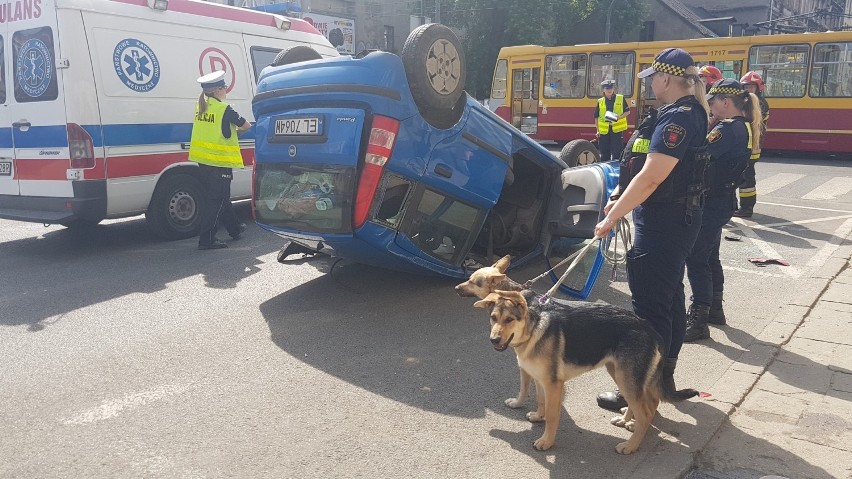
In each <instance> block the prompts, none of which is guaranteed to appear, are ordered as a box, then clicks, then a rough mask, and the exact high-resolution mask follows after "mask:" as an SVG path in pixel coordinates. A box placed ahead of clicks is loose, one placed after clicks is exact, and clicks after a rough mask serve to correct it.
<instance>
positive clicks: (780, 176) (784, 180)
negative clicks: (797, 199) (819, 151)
mask: <svg viewBox="0 0 852 479" xmlns="http://www.w3.org/2000/svg"><path fill="white" fill-rule="evenodd" d="M804 177H805V175H799V174H796V173H777V174H774V175H772V176H770V177H769V178H767V179H765V180H761V181H758V182H757V191H758V193H760V194H761V195H768V194H769V193H772V192H773V191H775V190H778V189H781V188H783V187H785V186H787V185H789V184H790V183H793V182H794V181H798V180H801V179H802V178H804Z"/></svg>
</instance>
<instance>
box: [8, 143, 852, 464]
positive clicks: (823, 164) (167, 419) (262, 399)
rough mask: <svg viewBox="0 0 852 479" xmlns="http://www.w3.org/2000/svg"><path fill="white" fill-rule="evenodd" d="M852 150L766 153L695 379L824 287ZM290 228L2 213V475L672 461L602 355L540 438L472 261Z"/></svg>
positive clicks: (845, 205) (845, 203) (674, 411)
mask: <svg viewBox="0 0 852 479" xmlns="http://www.w3.org/2000/svg"><path fill="white" fill-rule="evenodd" d="M851 167H852V163H850V162H848V161H847V162H841V161H832V160H815V159H802V158H777V157H776V158H773V157H770V158H765V159H764V160H762V161H761V163H760V164H759V165H758V168H757V171H758V192H759V197H758V201H759V204H758V206H757V209H756V215H755V217H754V218H752V220H748V221H741V220H737V222H736V225H734V226H732V227H731V228H730V231H728V232H727V234H729V235H730V236H732V237H739V238H741V241H725V242H724V243H723V252H722V255H723V264H724V266H725V268H726V272H727V283H726V285H727V286H726V303H725V308H726V312H727V314H728V318H729V324H728V326H725V327H723V328H714V329H713V341H711V342H704V343H702V344H690V345H687V346H686V347H685V348H684V351H683V352H682V354H681V362H680V365H679V368H678V372H677V378H678V382H679V385H680V386H681V387H684V386H687V385H688V386H692V387H696V388H698V389H702V390H706V389H707V388H708V387H709V385H712V384H714V383H715V382H716V381H717V380H718V378H719V376H720V374H721V372H722V371H723V370H724V369H725V368H723V367H720V365H722V364H725V363H730V362H731V361H733V360H738V361H748V357H746V356H744V354H743V353H744V347H743V345H746V344H749V343H750V342H751V340H753V338H754V337H755V336H756V335H758V334H760V333H761V332H763V330H764V328H765V327H766V325H767V324H768V323H769V321H770V319H771V318H772V317H773V316H774V315H775V313H777V311H778V309H779V308H780V307H781V306H780V302H779V301H778V299H779V298H782V297H783V298H787V297H791V296H795V295H798V294H804V293H805V292H807V291H812V290H820V289H822V288H824V286H825V281H826V280H825V279H822V278H820V277H819V271H820V269H821V268H823V267H824V266H825V264H826V262H828V261H834V260H835V259H834V258H832V257H831V253H832V252H833V251H834V250H836V249H837V245H839V244H840V243H841V242H842V241H844V240H845V239H846V238H847V237H849V235H850V232H852V193H850V191H852V168H851ZM240 212H241V214H242V216H243V217H245V218H247V217H248V208H247V205H242V206H241V207H240ZM247 219H248V218H247ZM280 244H281V241H280V240H279V239H278V238H277V237H275V236H274V235H272V234H270V233H267V232H265V231H262V230H260V229H259V228H257V227H256V226H255V225H253V224H250V227H249V230H248V231H247V232H246V234H245V236H244V238H243V239H242V240H240V241H238V242H233V243H231V244H230V246H231V247H229V248H228V249H225V250H218V251H197V250H196V249H195V246H196V240H195V239H190V240H184V241H176V242H161V241H159V240H157V239H156V238H155V237H154V236H153V235H152V234H151V233H149V232H148V229H147V227H146V225H145V223H144V220H143V219H142V218H132V219H127V220H114V221H106V222H104V224H102V225H101V226H99V227H97V228H96V229H95V231H94V232H92V233H78V232H76V231H71V230H67V229H65V228H62V227H58V226H51V227H44V226H41V225H35V224H26V223H16V222H9V221H3V220H0V275H2V283H1V284H0V287H2V291H0V425H2V426H0V430H2V433H1V434H0V457H2V458H3V460H2V461H0V476H2V477H221V476H236V477H268V476H274V477H406V478H410V477H489V476H490V477H497V476H501V477H548V476H549V477H589V478H600V477H630V475H631V474H630V473H631V471H634V470H636V468H638V467H639V466H640V462H643V461H644V462H646V465H647V462H648V461H651V462H653V461H664V460H665V459H664V458H661V457H658V456H657V457H655V456H654V455H650V456H644V455H634V456H627V457H624V456H619V455H617V454H616V453H615V451H614V447H615V444H616V443H618V442H620V441H622V440H624V438H626V437H627V434H628V433H627V432H626V431H624V430H623V429H618V428H615V427H613V426H611V425H610V424H609V418H610V416H611V415H612V414H611V413H609V412H606V411H603V410H601V409H599V408H597V406H596V405H595V403H594V399H593V398H594V395H595V394H596V393H597V392H598V391H601V390H603V389H605V388H609V387H611V380H610V379H609V378H608V376H607V375H606V373H605V372H603V371H596V372H593V373H590V374H587V375H585V376H583V377H581V378H578V379H577V380H575V381H573V382H571V383H570V384H569V385H568V387H567V392H566V396H565V401H564V407H563V415H562V422H561V425H560V429H559V433H558V436H557V443H556V446H555V447H554V448H553V449H552V450H550V451H547V452H538V451H536V450H534V449H533V448H532V442H533V440H534V439H536V438H537V437H538V436H539V435H540V434H541V430H542V428H541V426H539V425H531V424H530V423H528V422H527V421H526V420H525V419H524V414H525V412H526V410H524V409H522V410H512V409H508V408H506V407H505V406H504V405H503V400H504V399H506V398H508V397H512V396H514V395H515V392H516V390H517V381H518V379H517V367H516V364H515V359H514V356H513V354H512V352H511V351H506V352H503V353H498V352H495V351H494V350H493V349H492V348H491V345H490V343H489V341H488V319H487V316H486V314H485V313H484V312H483V311H482V310H478V309H474V308H472V307H471V304H472V302H473V301H472V300H471V299H469V298H459V297H457V296H456V295H455V294H454V292H453V290H452V286H453V285H454V284H455V281H452V280H447V279H441V278H427V277H412V276H408V275H404V274H399V273H393V272H388V271H384V270H379V269H374V268H370V267H366V266H362V265H357V264H346V263H343V264H338V265H337V266H336V267H334V269H333V270H332V271H331V272H328V267H327V266H328V264H327V263H316V264H312V263H307V264H289V265H281V264H279V263H278V262H277V261H276V254H277V251H278V248H279V246H280ZM750 257H779V258H784V259H786V260H788V261H789V262H790V266H787V267H784V266H775V265H772V266H766V267H763V268H760V267H757V266H754V265H752V264H751V263H749V262H748V261H747V258H750ZM542 268H543V267H542V265H541V264H535V265H531V266H530V267H528V268H526V269H524V270H523V271H521V272H518V273H516V274H517V279H520V280H523V279H526V278H529V277H532V276H535V275H536V274H538V273H539V272H540V271H541V270H542ZM624 277H625V276H624V274H623V272H622V274H620V275H618V276H617V281H615V282H610V281H609V274H608V273H607V274H603V275H601V278H600V279H599V280H598V283H597V285H596V287H595V289H594V290H593V294H592V300H594V301H605V302H607V303H611V304H616V305H620V306H628V305H629V294H628V291H627V286H626V283H625V282H624V281H623V280H624ZM548 286H549V285H548V284H546V282H544V281H542V283H539V284H537V285H536V289H540V290H543V289H546V288H547V287H548ZM708 392H710V393H711V394H712V393H713V391H708ZM688 412H689V411H688V408H681V407H679V408H674V407H672V406H668V405H666V406H664V407H663V408H661V415H662V417H658V418H657V420H656V421H655V423H654V425H655V427H657V428H658V429H659V430H657V429H655V430H653V431H652V432H650V433H649V435H648V437H647V438H646V440H645V444H644V445H643V449H645V448H653V447H654V444H655V442H659V441H666V440H669V439H671V438H672V437H674V438H677V439H679V440H681V441H682V442H683V444H684V447H689V440H690V431H691V430H692V429H694V428H695V427H697V426H696V425H695V422H694V420H693V419H692V417H691V416H690V415H689V414H688Z"/></svg>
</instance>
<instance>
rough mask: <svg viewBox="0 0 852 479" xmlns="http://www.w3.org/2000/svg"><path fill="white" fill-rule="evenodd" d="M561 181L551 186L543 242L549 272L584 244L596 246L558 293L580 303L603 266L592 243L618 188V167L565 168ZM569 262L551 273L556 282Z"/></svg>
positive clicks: (586, 296) (572, 272) (596, 242)
mask: <svg viewBox="0 0 852 479" xmlns="http://www.w3.org/2000/svg"><path fill="white" fill-rule="evenodd" d="M560 180H561V181H558V182H557V183H556V185H554V192H553V196H552V198H551V204H550V206H549V207H548V213H547V214H548V222H547V224H548V230H549V231H546V232H545V234H549V235H550V238H549V242H548V241H547V240H548V238H543V240H545V245H546V248H545V258H546V260H547V262H548V269H549V268H551V267H553V266H556V265H557V264H558V263H559V262H560V261H562V260H563V259H565V258H567V257H568V256H570V255H571V254H573V253H574V252H576V251H578V250H580V249H582V248H583V247H585V246H586V245H587V244H589V243H591V242H594V243H595V245H594V246H592V247H591V250H590V251H587V252H586V254H585V255H583V258H582V260H581V263H580V264H579V265H578V266H576V267H575V268H574V270H573V271H571V273H570V274H569V275H568V277H567V278H566V279H565V280H564V282H563V283H562V285H561V286H560V287H559V290H560V291H562V292H563V293H565V294H567V295H569V296H573V297H576V298H580V299H586V298H588V297H589V294H591V292H592V288H593V287H594V285H595V281H596V280H597V278H598V274H599V273H600V271H601V268H602V267H603V264H604V258H603V255H602V253H601V251H600V250H599V244H598V243H599V242H598V241H597V240H593V239H591V238H594V236H595V225H597V224H598V222H599V221H600V220H601V219H603V216H604V213H603V209H604V207H605V206H606V203H607V200H608V199H609V196H610V194H612V191H613V190H614V189H615V187H616V186H617V185H618V163H617V162H608V163H595V164H592V165H586V166H580V167H577V168H568V169H565V170H563V171H562V174H561V175H560ZM570 264H571V262H570V261H569V262H567V263H566V264H564V265H562V266H560V267H558V268H556V269H555V270H554V271H553V272H551V273H550V275H551V278H552V279H553V280H554V281H558V280H559V278H561V276H562V274H563V273H564V272H565V270H566V269H567V268H568V266H569V265H570Z"/></svg>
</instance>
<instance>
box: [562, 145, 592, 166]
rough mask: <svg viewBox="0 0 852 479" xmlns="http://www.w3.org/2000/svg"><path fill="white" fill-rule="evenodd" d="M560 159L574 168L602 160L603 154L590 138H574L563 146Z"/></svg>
mask: <svg viewBox="0 0 852 479" xmlns="http://www.w3.org/2000/svg"><path fill="white" fill-rule="evenodd" d="M559 159H560V160H562V161H564V162H565V164H566V165H568V168H574V167H575V166H580V165H591V164H592V163H597V162H599V161H601V154H600V152H599V151H598V149H597V148H595V145H593V144H592V142H591V141H589V140H572V141H569V142H568V143H567V144H566V145H565V146H564V147H562V151H561V152H560V153H559Z"/></svg>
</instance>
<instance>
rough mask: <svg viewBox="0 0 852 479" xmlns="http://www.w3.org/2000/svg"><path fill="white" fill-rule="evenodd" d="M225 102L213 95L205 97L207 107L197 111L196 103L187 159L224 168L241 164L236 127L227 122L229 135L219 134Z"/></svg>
mask: <svg viewBox="0 0 852 479" xmlns="http://www.w3.org/2000/svg"><path fill="white" fill-rule="evenodd" d="M227 107H228V104H227V103H225V102H222V101H219V100H217V99H215V98H208V99H207V111H206V112H205V113H204V114H203V115H200V114H199V113H198V105H196V106H195V120H194V121H193V122H192V137H191V139H190V141H189V159H190V161H194V162H196V163H203V164H205V165H210V166H221V167H225V168H242V167H243V157H242V155H241V154H240V144H239V139H238V138H237V127H236V126H235V125H233V124H232V125H230V128H231V137H230V138H225V137H224V136H223V135H222V119H223V117H224V115H225V109H226V108H227Z"/></svg>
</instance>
